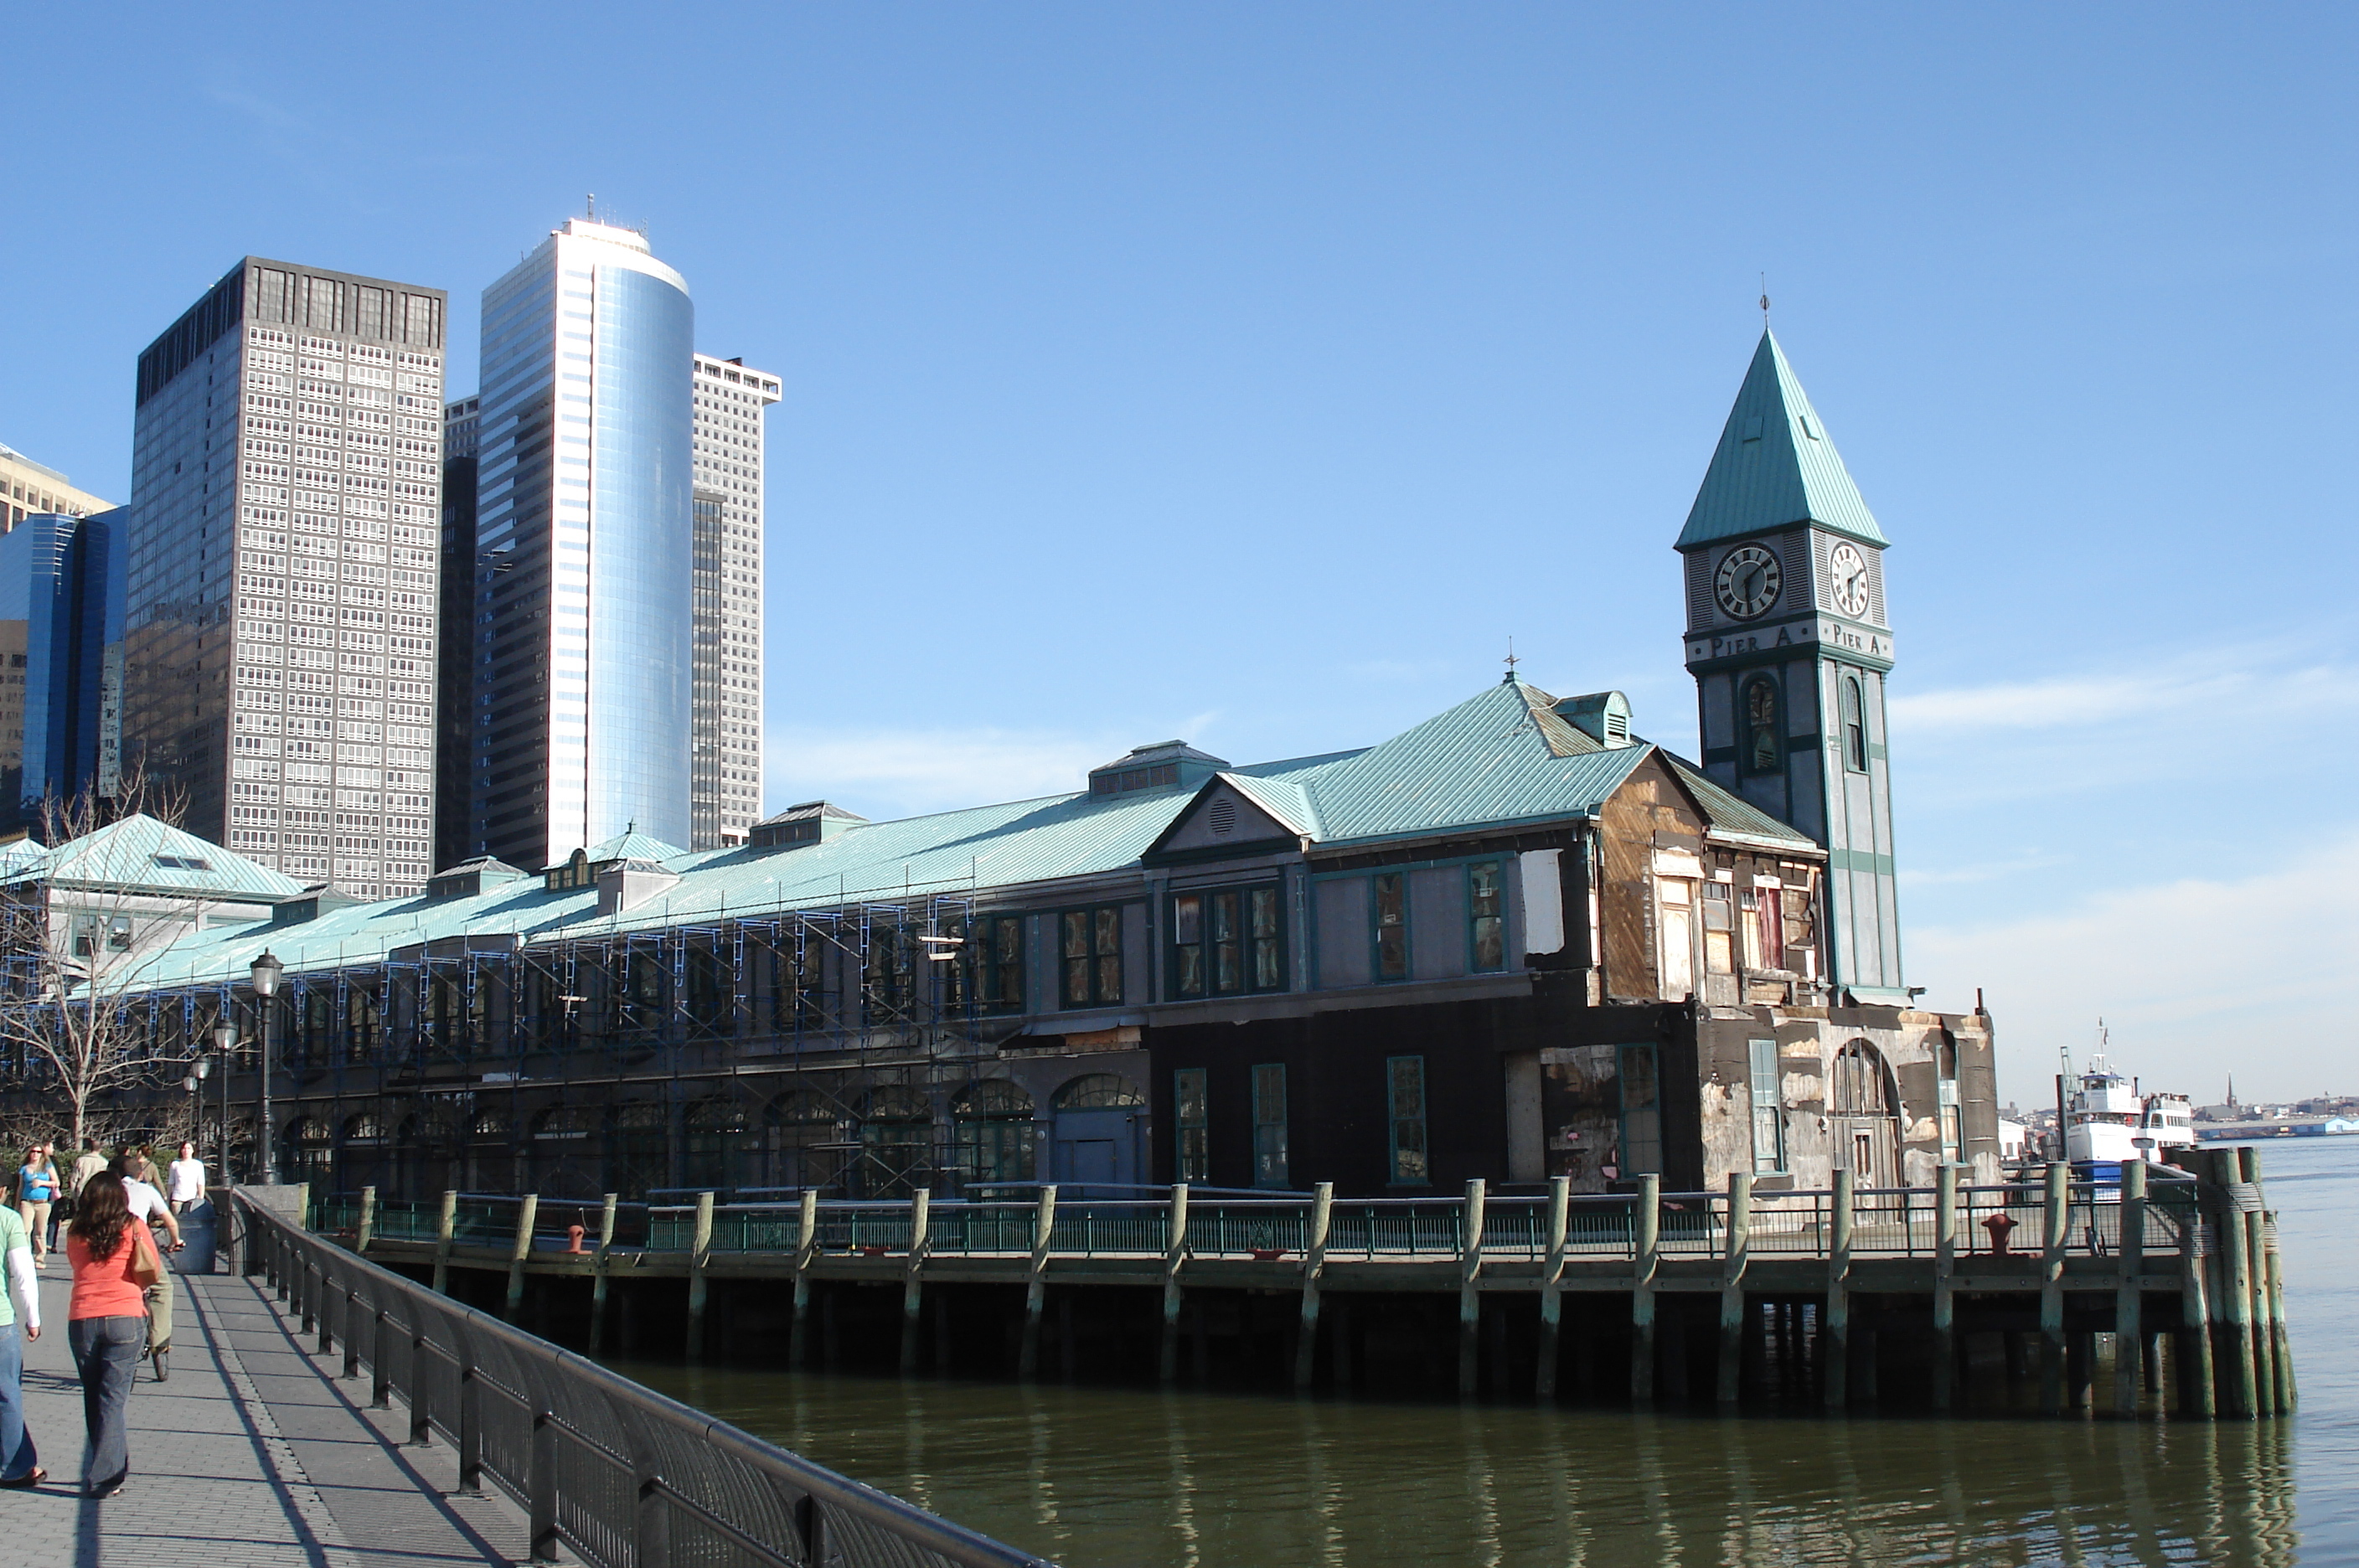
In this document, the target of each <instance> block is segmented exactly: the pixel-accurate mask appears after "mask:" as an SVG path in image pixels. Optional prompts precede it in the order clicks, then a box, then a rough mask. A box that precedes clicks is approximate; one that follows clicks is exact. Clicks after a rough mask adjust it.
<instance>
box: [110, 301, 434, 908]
mask: <svg viewBox="0 0 2359 1568" xmlns="http://www.w3.org/2000/svg"><path fill="white" fill-rule="evenodd" d="M443 310H444V296H443V294H442V292H441V290H440V289H421V288H418V287H416V286H414V285H410V284H406V283H389V282H386V281H385V280H383V279H381V278H358V277H353V276H352V275H350V274H346V273H339V272H327V271H322V270H321V269H319V268H316V267H298V266H293V265H290V264H288V263H286V262H278V261H265V260H261V259H258V258H256V257H253V256H248V257H247V258H246V259H245V260H244V261H241V262H240V263H238V265H237V266H236V267H234V268H233V269H232V270H231V271H230V273H229V275H228V276H227V277H225V278H223V279H222V280H221V282H220V283H218V284H216V285H215V286H214V287H213V288H212V290H210V291H209V292H208V293H207V294H206V296H205V297H204V299H201V300H199V301H198V302H197V304H196V305H194V306H193V307H191V308H190V310H189V311H188V312H187V313H186V314H185V315H183V316H182V317H181V318H180V319H179V321H177V322H175V323H173V325H172V327H171V328H170V329H169V330H168V331H167V332H165V333H164V334H163V335H162V336H161V337H159V338H158V339H157V340H156V341H155V343H152V344H151V345H149V347H148V348H147V352H146V353H144V354H141V355H140V356H139V385H138V415H137V420H136V434H135V436H134V438H133V443H134V444H133V456H132V514H131V517H132V521H131V525H130V528H129V535H130V539H129V546H130V548H129V552H128V554H129V563H128V578H129V581H128V584H127V588H126V605H125V612H126V613H125V619H126V646H125V693H124V716H123V729H124V735H123V742H124V747H125V753H126V755H129V756H136V757H138V758H139V759H140V760H142V761H144V763H145V764H146V766H147V770H148V773H149V776H150V778H151V779H153V781H154V782H156V783H158V784H160V785H163V786H165V787H167V788H169V789H175V790H177V791H178V792H179V794H180V795H181V797H182V798H183V799H184V800H185V801H186V812H187V814H186V817H185V820H184V825H185V826H187V827H188V828H189V830H190V831H191V832H193V833H200V834H201V835H203V836H204V837H206V838H209V839H212V840H213V841H214V842H215V843H217V844H227V845H229V846H230V847H232V848H234V849H235V850H237V851H238V852H239V853H240V854H243V855H247V856H249V857H250V858H252V859H254V860H256V861H259V862H260V863H261V864H263V865H264V866H271V867H274V868H276V869H277V870H279V871H281V872H284V873H285V874H287V875H288V876H289V877H295V878H297V879H298V880H299V881H303V882H306V883H321V882H332V883H333V884H334V885H335V887H337V888H338V889H339V890H340V891H342V892H344V893H347V894H350V895H353V896H354V897H357V898H397V897H402V896H405V895H408V894H413V893H418V892H421V891H423V890H424V888H425V885H426V877H427V875H428V850H429V845H430V844H431V841H432V836H433V833H432V822H431V820H430V813H431V811H432V792H433V762H432V747H433V724H434V639H435V583H436V563H435V555H436V544H437V531H438V529H439V528H440V512H441V493H442V326H443Z"/></svg>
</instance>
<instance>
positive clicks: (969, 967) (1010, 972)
mask: <svg viewBox="0 0 2359 1568" xmlns="http://www.w3.org/2000/svg"><path fill="white" fill-rule="evenodd" d="M953 934H957V933H955V932H954V933H953ZM966 936H967V944H966V966H965V967H966V973H967V975H968V984H969V985H972V986H973V996H974V1005H975V1006H976V1007H981V1008H982V1009H983V1010H984V1012H987V1013H1020V1012H1022V1011H1023V1010H1024V917H1023V916H1021V915H984V916H983V917H982V918H980V919H978V920H975V921H974V923H973V925H972V926H970V927H968V928H967V931H966Z"/></svg>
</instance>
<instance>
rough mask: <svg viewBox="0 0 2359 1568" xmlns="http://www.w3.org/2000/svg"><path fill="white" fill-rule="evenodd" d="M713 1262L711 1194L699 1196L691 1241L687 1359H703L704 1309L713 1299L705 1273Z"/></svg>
mask: <svg viewBox="0 0 2359 1568" xmlns="http://www.w3.org/2000/svg"><path fill="white" fill-rule="evenodd" d="M711 1262H712V1193H710V1192H699V1193H698V1194H697V1195H696V1228H695V1229H694V1230H693V1231H691V1232H690V1234H689V1242H688V1358H689V1359H690V1361H701V1360H703V1359H704V1310H705V1307H706V1305H707V1304H708V1303H709V1302H710V1301H711V1300H712V1297H711V1294H710V1292H709V1290H708V1289H707V1287H706V1284H705V1279H704V1270H705V1267H706V1265H708V1264H709V1263H711Z"/></svg>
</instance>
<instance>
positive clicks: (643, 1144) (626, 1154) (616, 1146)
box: [606, 1101, 671, 1203]
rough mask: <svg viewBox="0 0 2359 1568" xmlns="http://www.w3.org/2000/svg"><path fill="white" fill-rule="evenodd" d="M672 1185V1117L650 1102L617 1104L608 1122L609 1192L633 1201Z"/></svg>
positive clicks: (664, 1109)
mask: <svg viewBox="0 0 2359 1568" xmlns="http://www.w3.org/2000/svg"><path fill="white" fill-rule="evenodd" d="M669 1185H671V1117H670V1115H669V1112H668V1110H667V1109H666V1107H665V1106H663V1105H658V1104H654V1103H651V1102H647V1101H642V1102H640V1103H639V1104H637V1105H617V1106H615V1107H614V1113H613V1115H612V1116H610V1117H609V1119H608V1120H607V1123H606V1191H608V1192H619V1193H621V1194H622V1195H623V1197H624V1199H625V1201H627V1202H630V1203H637V1202H639V1201H640V1200H641V1199H643V1198H645V1197H646V1196H647V1189H648V1188H650V1187H668V1186H669Z"/></svg>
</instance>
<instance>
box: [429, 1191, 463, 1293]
mask: <svg viewBox="0 0 2359 1568" xmlns="http://www.w3.org/2000/svg"><path fill="white" fill-rule="evenodd" d="M458 1228H459V1194H458V1193H457V1192H451V1191H446V1192H443V1194H442V1214H441V1216H440V1218H439V1219H437V1220H436V1221H435V1222H434V1289H435V1290H438V1291H441V1292H444V1293H446V1294H447V1293H448V1292H449V1290H450V1288H451V1236H453V1235H454V1234H455V1233H456V1232H457V1230H458Z"/></svg>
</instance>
